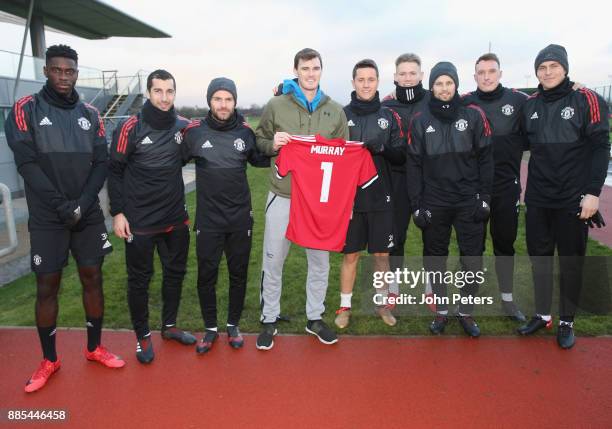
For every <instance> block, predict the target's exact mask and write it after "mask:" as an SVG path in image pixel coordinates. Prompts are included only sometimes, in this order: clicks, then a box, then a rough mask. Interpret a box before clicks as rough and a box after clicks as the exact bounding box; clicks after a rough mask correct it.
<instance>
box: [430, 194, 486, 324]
mask: <svg viewBox="0 0 612 429" xmlns="http://www.w3.org/2000/svg"><path fill="white" fill-rule="evenodd" d="M429 210H430V211H431V224H430V225H429V226H428V227H427V228H425V230H424V231H423V256H424V258H423V262H424V265H425V270H426V271H427V272H428V274H429V275H430V276H431V275H432V273H433V281H432V285H431V286H432V292H433V294H434V295H435V296H437V297H446V296H447V285H446V283H445V282H444V281H440V277H439V276H440V275H439V274H438V275H435V274H436V273H442V278H443V277H444V273H445V272H446V261H447V257H448V245H449V243H450V237H451V228H454V229H455V234H456V235H457V244H458V245H459V253H460V256H461V265H462V268H463V271H464V272H466V273H468V272H472V273H475V272H476V271H480V270H482V252H483V235H484V225H483V222H474V220H473V212H474V208H473V207H472V206H469V207H429ZM472 276H473V275H472ZM453 292H454V293H456V292H457V291H456V289H454V290H453ZM477 293H478V283H476V282H470V283H469V284H467V283H466V284H465V286H463V287H462V288H460V294H461V296H462V297H473V296H476V294H477ZM447 310H448V305H447V304H445V303H438V304H437V305H436V311H438V312H440V311H447ZM473 311H474V304H473V303H467V304H465V303H461V304H460V305H459V312H460V313H462V314H472V312H473Z"/></svg>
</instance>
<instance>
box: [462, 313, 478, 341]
mask: <svg viewBox="0 0 612 429" xmlns="http://www.w3.org/2000/svg"><path fill="white" fill-rule="evenodd" d="M457 320H458V321H459V323H461V326H462V327H463V330H464V331H465V333H466V334H468V335H469V336H470V337H472V338H478V337H480V328H479V327H478V324H477V323H476V321H475V320H474V318H473V317H472V316H470V315H467V316H462V315H460V314H457Z"/></svg>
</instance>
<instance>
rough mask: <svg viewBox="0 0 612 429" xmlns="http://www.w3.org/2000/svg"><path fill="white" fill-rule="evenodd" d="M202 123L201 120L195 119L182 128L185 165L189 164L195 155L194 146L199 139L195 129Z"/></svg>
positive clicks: (182, 150) (182, 156)
mask: <svg viewBox="0 0 612 429" xmlns="http://www.w3.org/2000/svg"><path fill="white" fill-rule="evenodd" d="M200 125H201V122H200V121H199V120H195V121H192V122H190V123H189V125H187V126H186V127H185V128H183V129H182V130H181V134H182V135H183V144H182V145H181V160H182V161H183V165H185V164H187V163H188V162H189V160H190V159H191V158H194V157H195V152H194V148H195V145H196V143H197V139H198V133H197V132H196V130H195V129H196V128H197V127H199V126H200Z"/></svg>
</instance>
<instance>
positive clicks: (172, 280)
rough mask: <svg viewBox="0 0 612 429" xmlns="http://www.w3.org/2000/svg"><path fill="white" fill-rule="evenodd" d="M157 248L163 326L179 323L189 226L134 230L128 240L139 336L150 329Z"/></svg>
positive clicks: (131, 298)
mask: <svg viewBox="0 0 612 429" xmlns="http://www.w3.org/2000/svg"><path fill="white" fill-rule="evenodd" d="M155 248H157V252H158V254H159V259H160V261H161V265H162V272H163V280H162V301H163V305H162V323H163V327H168V326H172V325H175V324H176V317H177V314H178V308H179V303H180V301H181V290H182V287H183V278H184V277H185V272H186V267H187V255H188V253H189V228H188V227H187V225H181V226H178V227H176V228H175V229H173V230H172V231H170V232H160V233H154V234H133V239H132V241H131V242H127V241H126V244H125V263H126V266H127V271H128V306H129V308H130V315H131V317H132V325H133V326H134V331H135V332H136V336H137V337H138V338H139V339H141V338H143V337H144V336H145V335H147V334H148V333H149V284H150V283H151V277H152V276H153V255H154V252H155Z"/></svg>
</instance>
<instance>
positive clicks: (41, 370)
mask: <svg viewBox="0 0 612 429" xmlns="http://www.w3.org/2000/svg"><path fill="white" fill-rule="evenodd" d="M59 369H60V361H59V359H58V360H56V361H55V362H51V361H50V360H47V359H45V360H43V361H42V362H41V363H40V366H39V367H38V369H37V370H36V372H34V374H32V377H31V378H30V379H29V380H28V382H27V383H26V385H25V391H26V392H28V393H32V392H36V391H37V390H38V389H41V388H42V387H43V386H44V385H45V384H47V380H49V377H51V376H52V375H53V373H55V372H56V371H57V370H59Z"/></svg>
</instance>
